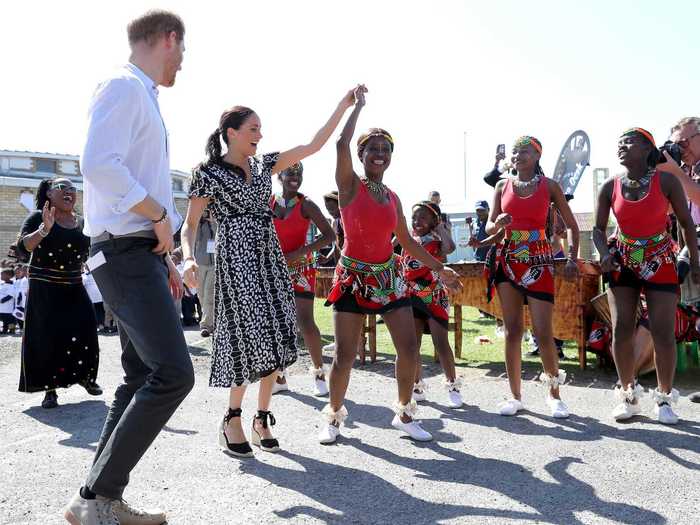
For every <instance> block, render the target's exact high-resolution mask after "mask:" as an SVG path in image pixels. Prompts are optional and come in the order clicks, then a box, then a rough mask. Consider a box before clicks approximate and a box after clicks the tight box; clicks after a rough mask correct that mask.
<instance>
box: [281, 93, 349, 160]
mask: <svg viewBox="0 0 700 525" xmlns="http://www.w3.org/2000/svg"><path fill="white" fill-rule="evenodd" d="M357 89H359V86H358V87H356V88H353V89H351V90H350V91H348V92H347V93H346V94H345V96H344V97H343V98H342V99H341V101H340V102H338V105H337V106H336V108H335V110H334V111H333V114H332V115H331V116H330V118H329V119H328V122H326V123H325V124H324V125H323V127H321V129H319V130H318V131H317V132H316V135H314V138H313V139H311V142H309V143H308V144H303V145H301V146H297V147H295V148H292V149H290V150H287V151H283V152H282V153H280V154H279V157H278V158H277V162H276V163H275V165H274V166H273V168H272V173H279V172H281V171H284V170H286V169H287V168H288V167H289V166H292V165H294V164H296V163H297V162H299V161H301V160H304V159H305V158H306V157H308V156H310V155H313V154H314V153H316V152H317V151H318V150H320V149H321V148H322V147H323V146H324V145H325V144H326V142H328V139H329V138H330V136H331V133H333V131H334V130H335V128H337V127H338V124H339V123H340V119H341V118H343V115H344V114H345V111H346V110H347V109H348V108H349V107H350V106H352V105H353V104H354V103H355V91H357Z"/></svg>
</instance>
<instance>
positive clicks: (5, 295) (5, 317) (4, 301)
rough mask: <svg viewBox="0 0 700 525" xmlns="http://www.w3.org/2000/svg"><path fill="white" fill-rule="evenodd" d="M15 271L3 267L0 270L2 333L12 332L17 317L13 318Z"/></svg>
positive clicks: (0, 318)
mask: <svg viewBox="0 0 700 525" xmlns="http://www.w3.org/2000/svg"><path fill="white" fill-rule="evenodd" d="M14 277H15V271H14V270H12V269H8V268H5V269H3V270H2V271H0V321H2V333H3V334H14V333H15V326H16V324H17V319H15V316H14V311H15V283H14V281H13V279H14Z"/></svg>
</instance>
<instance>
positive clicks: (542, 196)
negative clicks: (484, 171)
mask: <svg viewBox="0 0 700 525" xmlns="http://www.w3.org/2000/svg"><path fill="white" fill-rule="evenodd" d="M549 201H550V198H549V189H548V188H547V178H546V177H540V182H539V183H538V185H537V189H536V190H535V193H533V194H532V195H530V196H529V197H520V196H519V195H517V194H516V193H515V191H513V180H512V179H510V178H509V179H508V180H507V181H506V184H505V186H504V187H503V193H501V209H502V210H503V213H509V214H510V216H511V217H512V218H513V222H511V223H510V224H509V225H508V226H507V227H506V229H508V230H543V229H545V228H546V226H547V214H548V213H549Z"/></svg>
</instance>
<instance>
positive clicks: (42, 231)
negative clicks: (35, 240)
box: [37, 222, 49, 238]
mask: <svg viewBox="0 0 700 525" xmlns="http://www.w3.org/2000/svg"><path fill="white" fill-rule="evenodd" d="M37 231H38V232H39V235H41V237H42V238H45V237H48V235H49V230H47V229H46V226H44V223H43V222H42V223H41V226H39V229H38V230H37Z"/></svg>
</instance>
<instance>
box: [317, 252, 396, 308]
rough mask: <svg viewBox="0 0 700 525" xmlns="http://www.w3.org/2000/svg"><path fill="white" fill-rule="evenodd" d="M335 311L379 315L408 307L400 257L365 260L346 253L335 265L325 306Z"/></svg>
mask: <svg viewBox="0 0 700 525" xmlns="http://www.w3.org/2000/svg"><path fill="white" fill-rule="evenodd" d="M330 305H333V309H334V310H335V311H336V312H348V313H357V314H382V313H386V312H388V311H390V310H394V309H396V308H400V307H402V306H409V305H410V301H409V299H408V295H407V290H406V283H405V281H404V279H403V275H402V273H401V267H400V264H399V258H398V257H396V256H394V255H392V257H391V259H389V260H388V261H386V262H383V263H367V262H363V261H360V260H357V259H353V258H351V257H347V256H345V255H343V256H341V258H340V262H339V263H338V265H337V266H336V267H335V274H334V275H333V285H332V287H331V291H330V293H329V294H328V299H327V300H326V306H330Z"/></svg>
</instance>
